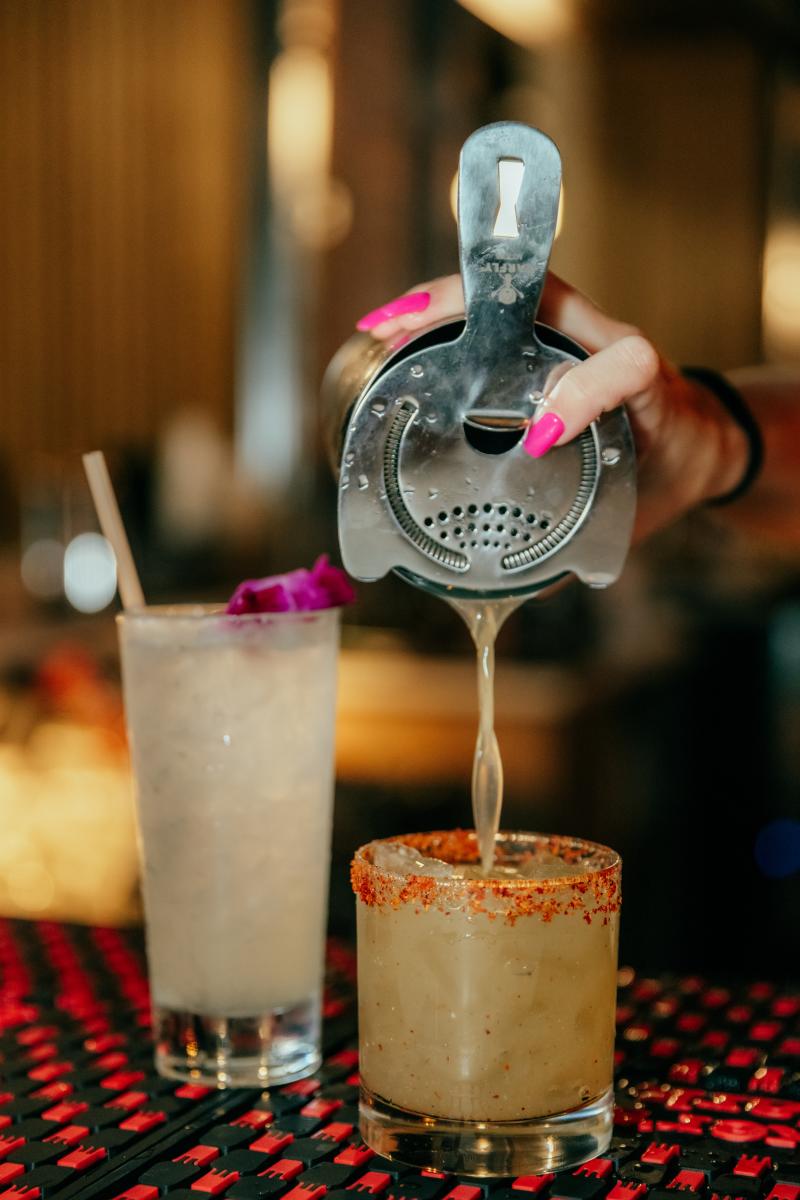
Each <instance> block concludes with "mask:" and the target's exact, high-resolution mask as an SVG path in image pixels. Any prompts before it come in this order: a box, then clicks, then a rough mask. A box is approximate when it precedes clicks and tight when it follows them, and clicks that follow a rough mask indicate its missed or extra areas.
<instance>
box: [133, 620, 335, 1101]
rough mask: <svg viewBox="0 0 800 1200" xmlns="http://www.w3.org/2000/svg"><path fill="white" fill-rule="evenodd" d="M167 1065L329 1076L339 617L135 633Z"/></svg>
mask: <svg viewBox="0 0 800 1200" xmlns="http://www.w3.org/2000/svg"><path fill="white" fill-rule="evenodd" d="M118 628H119V637H120V647H121V653H122V673H123V685H124V695H125V711H126V720H127V726H128V737H129V741H130V746H131V752H132V757H133V768H134V774H135V780H136V792H137V812H138V824H139V834H140V850H141V862H142V883H143V894H144V908H145V926H146V938H147V955H148V966H149V975H150V989H151V994H152V1003H153V1024H154V1038H155V1046H156V1051H155V1054H156V1067H157V1069H158V1071H159V1072H160V1073H161V1074H162V1075H166V1076H168V1077H170V1078H173V1079H188V1080H196V1081H198V1082H207V1083H211V1084H213V1085H216V1086H228V1085H245V1086H261V1087H264V1086H267V1085H269V1084H279V1083H287V1082H289V1081H291V1080H294V1079H298V1078H300V1077H302V1076H303V1075H307V1074H309V1073H310V1072H311V1071H313V1070H315V1069H316V1067H317V1066H318V1065H319V1063H320V1009H321V993H322V980H323V967H324V949H325V928H326V916H327V899H328V875H329V865H330V832H331V816H332V799H333V739H334V717H335V693H336V663H337V651H338V643H339V611H338V609H325V610H321V611H316V612H302V613H294V612H293V613H256V614H248V615H243V616H230V615H227V614H225V613H224V612H222V611H221V610H215V609H211V608H206V607H199V606H198V607H186V606H176V607H164V608H146V609H142V610H134V611H132V612H129V613H126V614H125V615H123V616H120V617H119V618H118Z"/></svg>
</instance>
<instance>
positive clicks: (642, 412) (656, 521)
mask: <svg viewBox="0 0 800 1200" xmlns="http://www.w3.org/2000/svg"><path fill="white" fill-rule="evenodd" d="M463 314H464V297H463V292H462V288H461V278H460V276H458V275H450V276H447V277H446V278H443V279H436V280H434V281H432V282H431V283H426V284H422V285H421V286H420V287H418V288H415V289H414V290H413V291H411V292H407V293H406V294H405V295H403V296H400V297H398V298H397V299H396V300H391V301H389V303H388V304H384V305H383V306H382V307H381V308H378V309H375V310H374V311H373V312H371V313H368V314H367V315H366V316H365V317H362V319H361V320H360V321H359V322H358V328H359V329H361V330H368V331H369V332H370V333H371V334H372V335H373V337H376V338H379V339H380V340H381V341H384V342H386V343H387V344H389V345H391V346H392V347H398V346H400V345H402V344H403V343H404V342H405V341H408V339H409V338H410V337H411V336H413V335H415V334H418V333H420V332H421V331H422V330H424V329H427V328H428V327H429V326H432V325H438V324H440V323H441V322H442V321H446V320H448V319H454V318H457V317H460V316H463ZM539 320H540V321H542V322H544V324H546V325H551V326H553V328H554V329H559V330H560V331H561V332H562V333H565V334H566V335H567V336H568V337H570V338H572V339H573V340H574V341H576V342H578V343H579V344H580V345H581V346H583V347H584V348H585V349H586V350H588V351H589V353H590V357H589V358H588V359H586V361H585V362H580V363H577V364H576V365H575V366H574V367H571V368H569V369H568V370H567V371H565V372H564V373H563V374H561V375H560V376H559V377H558V378H557V380H556V382H555V383H554V385H553V386H552V388H551V389H550V390H549V392H548V393H547V394H546V395H545V397H544V402H543V403H542V404H540V405H539V406H538V407H537V413H536V420H535V423H534V424H532V425H531V426H530V428H529V430H528V433H527V434H526V436H525V443H524V445H525V449H526V450H527V451H528V453H529V454H531V455H532V456H533V457H534V458H540V457H541V456H542V455H543V454H546V453H547V451H548V450H549V449H551V448H552V447H553V446H560V445H563V443H564V442H568V441H571V440H572V439H573V438H574V437H576V436H577V435H578V434H579V433H581V431H582V430H584V429H585V428H586V427H587V425H589V423H590V422H591V421H593V420H594V419H595V418H596V417H599V416H600V415H601V414H602V413H604V412H609V411H610V410H611V409H613V408H616V407H617V405H619V404H625V405H626V407H627V410H628V416H629V418H630V422H631V428H632V430H633V437H634V441H635V444H636V453H637V457H638V461H639V504H638V512H637V518H636V529H635V536H636V538H637V539H638V538H642V537H646V536H647V535H648V534H649V533H652V532H653V531H654V530H656V529H659V528H661V527H662V526H664V525H667V524H669V523H670V522H671V521H673V520H675V519H676V518H677V517H679V516H681V515H682V514H683V513H684V512H686V511H688V510H689V509H691V508H693V507H694V506H695V505H697V504H701V503H702V502H703V501H706V500H710V499H712V498H713V497H715V496H721V495H724V494H725V493H726V492H728V491H730V490H731V489H732V488H733V487H735V486H736V484H737V483H738V482H739V480H740V479H741V478H742V475H743V474H744V471H745V467H746V464H747V455H748V446H747V439H746V437H745V434H744V433H743V431H742V430H741V428H740V427H739V426H738V425H737V424H736V423H735V422H734V421H733V420H732V418H731V417H730V416H729V414H728V413H727V412H726V410H725V409H724V408H723V407H722V405H721V404H720V402H719V400H718V399H717V397H716V396H715V395H714V394H713V393H712V392H710V391H708V390H707V389H706V388H704V387H702V386H701V385H700V384H699V383H696V382H694V381H692V380H689V379H686V378H685V377H684V376H683V375H681V374H680V372H679V371H678V370H677V368H675V367H674V366H672V364H671V363H669V362H667V361H666V360H665V359H664V358H662V357H661V355H660V354H659V353H658V351H657V350H656V348H655V347H654V346H653V344H652V343H651V342H650V341H649V340H648V339H647V338H646V337H644V336H643V335H642V334H641V333H640V332H639V330H637V329H635V328H634V327H633V326H632V325H625V324H622V323H621V322H619V321H616V320H614V319H613V318H611V317H609V316H607V315H606V314H605V313H604V312H602V311H601V310H600V309H599V308H597V307H596V305H594V304H593V303H592V302H591V300H589V299H587V297H586V296H584V295H582V294H581V293H580V292H578V291H576V290H575V288H572V287H570V285H569V284H568V283H565V282H564V281H563V280H562V279H559V278H558V277H557V276H556V275H553V274H549V275H548V277H547V281H546V283H545V287H544V291H543V294H542V300H541V303H540V306H539Z"/></svg>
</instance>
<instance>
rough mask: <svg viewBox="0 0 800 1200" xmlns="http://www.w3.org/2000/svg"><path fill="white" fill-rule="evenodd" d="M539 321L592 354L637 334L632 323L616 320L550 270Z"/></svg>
mask: <svg viewBox="0 0 800 1200" xmlns="http://www.w3.org/2000/svg"><path fill="white" fill-rule="evenodd" d="M538 317H539V320H540V321H543V322H544V324H545V325H551V326H552V327H553V329H559V330H560V331H561V332H562V333H565V334H566V335H567V337H571V338H572V339H573V341H576V342H578V343H579V345H581V346H583V347H584V349H585V350H588V351H589V353H590V354H595V353H596V352H597V351H598V350H602V349H604V348H605V347H606V346H610V345H611V344H612V343H613V342H617V341H619V340H620V338H623V337H626V336H628V335H629V334H632V333H635V332H636V330H635V329H634V327H633V326H632V325H625V324H623V322H621V321H615V320H614V319H613V317H609V316H607V315H606V314H605V313H604V312H603V311H602V309H599V308H598V307H597V305H596V304H594V303H593V302H592V301H591V300H590V299H589V298H588V296H584V294H583V293H582V292H579V291H578V290H577V288H574V287H571V285H570V284H568V283H566V282H565V281H564V280H563V279H559V277H558V275H554V274H553V273H552V271H551V272H549V274H548V276H547V279H546V281H545V285H544V290H543V292H542V299H541V302H540V304H539V314H538Z"/></svg>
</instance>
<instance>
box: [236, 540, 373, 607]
mask: <svg viewBox="0 0 800 1200" xmlns="http://www.w3.org/2000/svg"><path fill="white" fill-rule="evenodd" d="M355 598H356V593H355V590H354V589H353V585H352V584H351V582H350V580H349V579H348V578H347V576H346V575H345V573H344V571H343V570H342V569H341V568H340V567H332V566H331V564H330V562H329V560H328V556H327V554H322V555H320V557H319V558H318V559H317V561H316V562H315V563H314V565H313V567H312V568H311V570H310V571H307V570H306V568H305V567H300V568H298V570H296V571H287V573H286V574H285V575H268V576H267V577H266V578H265V579H245V581H244V583H240V584H239V586H238V587H237V589H236V591H235V592H234V593H233V595H232V596H231V598H230V600H229V601H228V607H227V608H226V609H225V611H226V612H227V613H232V614H234V615H236V614H239V613H260V612H311V611H312V610H313V609H317V608H338V607H339V606H340V605H342V604H352V603H353V601H354V600H355Z"/></svg>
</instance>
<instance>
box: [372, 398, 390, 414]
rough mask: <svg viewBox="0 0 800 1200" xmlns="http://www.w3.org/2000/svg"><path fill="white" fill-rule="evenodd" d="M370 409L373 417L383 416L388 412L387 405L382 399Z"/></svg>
mask: <svg viewBox="0 0 800 1200" xmlns="http://www.w3.org/2000/svg"><path fill="white" fill-rule="evenodd" d="M369 411H370V412H371V413H372V415H373V417H382V416H383V414H384V413H385V412H386V405H385V404H384V403H383V401H382V400H379V401H378V402H377V403H375V404H373V406H372V408H371V409H370V410H369Z"/></svg>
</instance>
